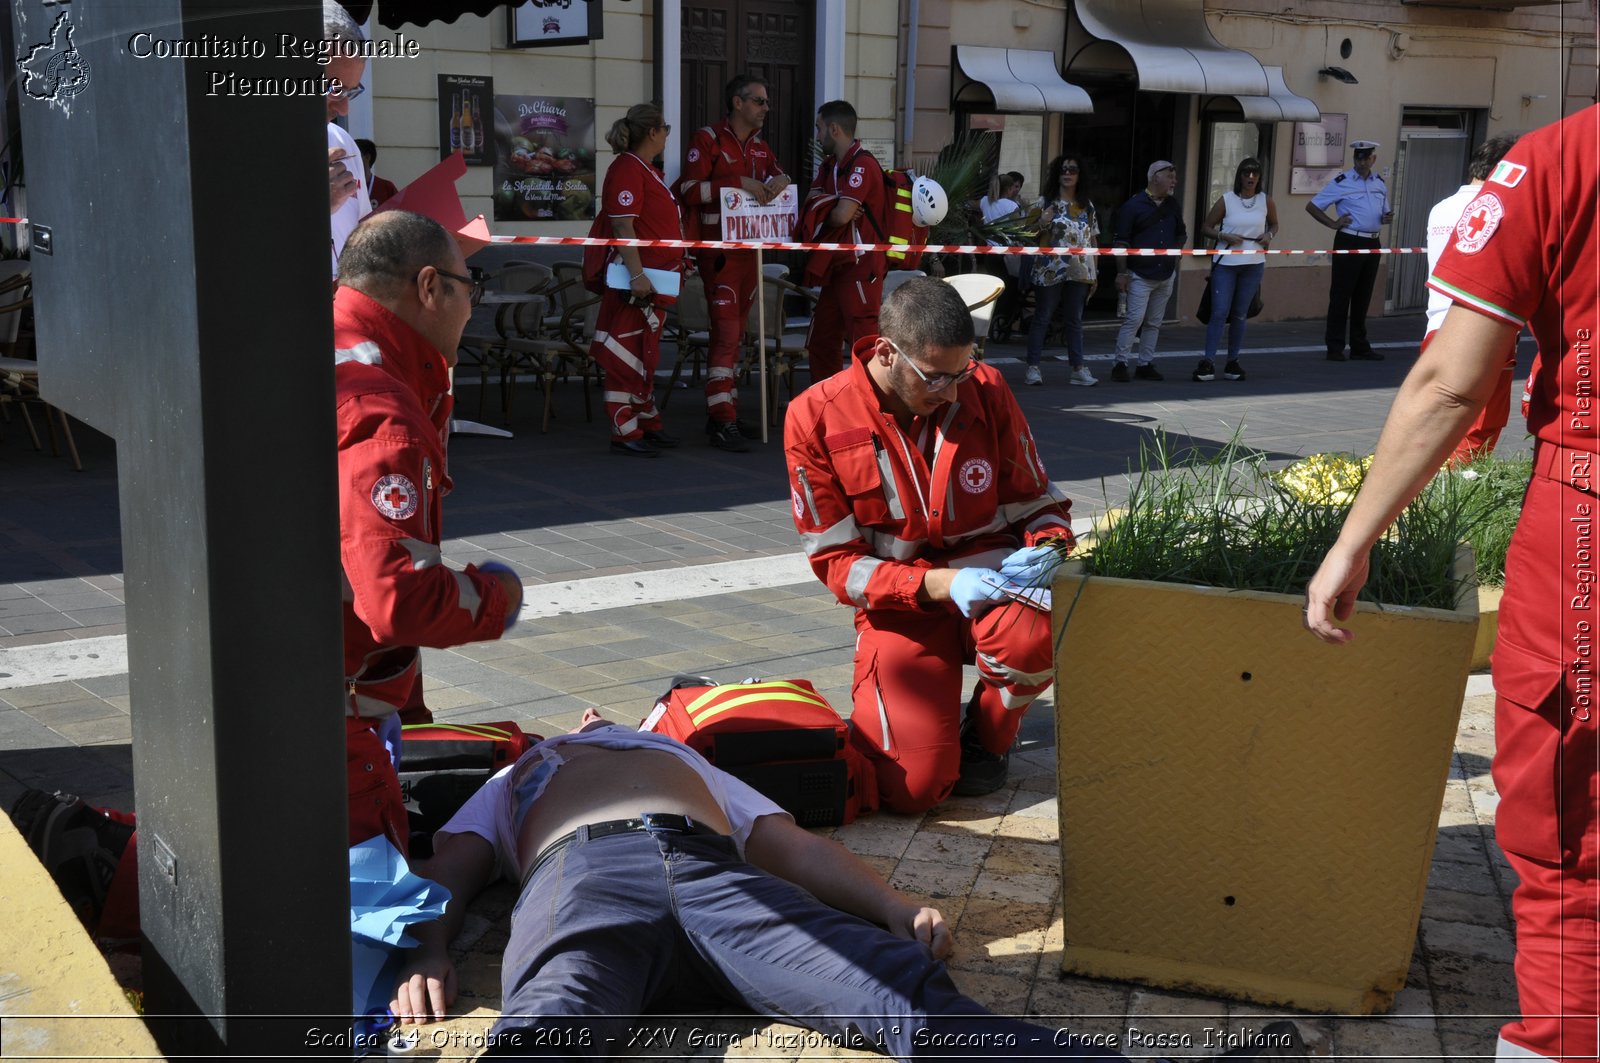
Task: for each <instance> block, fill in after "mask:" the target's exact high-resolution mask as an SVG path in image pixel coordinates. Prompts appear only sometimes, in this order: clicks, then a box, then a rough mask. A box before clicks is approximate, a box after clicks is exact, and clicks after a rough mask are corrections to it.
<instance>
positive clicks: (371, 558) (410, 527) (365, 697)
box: [333, 288, 507, 716]
mask: <svg viewBox="0 0 1600 1063" xmlns="http://www.w3.org/2000/svg"><path fill="white" fill-rule="evenodd" d="M333 339H334V346H335V347H336V348H337V350H336V351H335V352H334V359H335V366H334V387H335V396H336V403H337V405H336V418H337V423H338V429H339V551H340V557H341V559H342V561H343V563H344V576H345V588H344V672H345V682H346V684H347V692H348V701H347V705H346V708H347V711H348V712H349V713H351V714H352V715H358V716H382V715H386V714H387V713H390V712H393V711H394V710H395V709H397V708H399V707H400V706H401V705H403V704H404V703H405V700H406V695H407V694H408V693H409V692H410V689H411V683H412V680H413V679H414V678H415V675H416V671H417V661H418V653H417V647H419V646H437V647H443V646H459V645H461V644H462V643H466V642H474V641H477V640H480V639H493V638H498V637H500V634H501V633H502V632H503V631H504V630H505V626H506V606H507V601H506V594H505V591H504V589H502V588H501V586H500V581H499V580H498V579H497V578H496V577H494V576H493V575H492V574H489V573H482V572H479V571H478V570H477V568H476V567H475V566H472V565H469V566H467V569H466V571H464V572H463V571H461V570H459V569H454V568H450V567H448V566H446V565H445V564H444V563H443V562H442V561H441V560H440V556H439V540H440V530H439V516H440V510H441V505H440V501H441V499H442V498H443V496H444V495H445V493H446V492H447V491H448V490H449V489H450V481H449V478H448V476H446V474H445V437H446V433H447V432H448V430H449V427H448V426H449V420H450V408H451V404H452V400H451V397H450V377H449V374H448V372H447V367H446V365H445V360H444V356H443V355H441V354H440V353H439V352H438V351H437V350H435V349H434V347H433V345H432V344H430V343H429V342H428V341H427V340H425V339H423V338H422V336H420V335H419V334H418V333H417V332H416V330H414V329H413V328H411V326H410V325H407V324H406V323H405V322H404V321H401V320H400V319H399V318H398V317H396V316H395V315H394V314H392V313H390V312H389V311H388V310H386V309H384V308H383V307H382V306H380V305H378V304H377V303H376V302H374V301H373V300H372V299H369V298H368V297H367V296H365V295H363V294H361V293H360V292H358V291H356V290H355V289H353V288H340V289H339V291H338V294H337V295H336V296H335V298H334V301H333Z"/></svg>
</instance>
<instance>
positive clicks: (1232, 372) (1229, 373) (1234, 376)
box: [1222, 362, 1244, 380]
mask: <svg viewBox="0 0 1600 1063" xmlns="http://www.w3.org/2000/svg"><path fill="white" fill-rule="evenodd" d="M1222 378H1223V379H1224V380H1243V379H1244V366H1242V365H1240V364H1239V363H1238V362H1229V363H1228V364H1227V365H1225V366H1223V367H1222Z"/></svg>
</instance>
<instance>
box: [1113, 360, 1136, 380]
mask: <svg viewBox="0 0 1600 1063" xmlns="http://www.w3.org/2000/svg"><path fill="white" fill-rule="evenodd" d="M1111 379H1112V380H1115V381H1116V382H1117V383H1119V384H1126V383H1127V382H1128V381H1130V380H1132V379H1133V378H1132V377H1131V376H1129V375H1128V363H1127V362H1118V363H1117V364H1116V365H1114V366H1112V367H1111Z"/></svg>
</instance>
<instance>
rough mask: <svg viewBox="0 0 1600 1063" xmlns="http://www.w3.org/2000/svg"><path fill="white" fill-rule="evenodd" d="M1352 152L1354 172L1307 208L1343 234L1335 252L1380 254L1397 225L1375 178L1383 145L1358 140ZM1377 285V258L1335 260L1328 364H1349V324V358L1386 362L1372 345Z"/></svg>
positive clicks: (1337, 180) (1348, 172) (1343, 175)
mask: <svg viewBox="0 0 1600 1063" xmlns="http://www.w3.org/2000/svg"><path fill="white" fill-rule="evenodd" d="M1350 146H1351V147H1352V148H1353V149H1355V166H1353V167H1352V168H1350V169H1348V170H1346V171H1344V172H1343V173H1341V174H1339V175H1338V176H1336V177H1335V178H1334V179H1333V180H1332V181H1329V182H1328V184H1327V186H1326V187H1325V188H1323V190H1322V191H1321V192H1318V193H1317V194H1316V195H1315V196H1313V197H1312V199H1311V202H1310V203H1307V204H1306V213H1307V214H1309V215H1311V216H1312V217H1313V218H1315V219H1317V222H1318V223H1319V224H1322V225H1326V226H1327V227H1328V228H1330V229H1336V230H1338V231H1337V233H1336V235H1335V236H1334V238H1333V249H1334V250H1335V251H1353V250H1357V249H1375V248H1377V247H1378V245H1379V243H1380V241H1379V227H1380V226H1383V225H1387V224H1389V222H1391V221H1393V220H1394V211H1393V210H1392V209H1391V208H1390V206H1389V188H1388V186H1387V185H1385V184H1384V182H1383V178H1382V177H1380V176H1379V175H1378V174H1375V173H1373V172H1372V168H1373V166H1374V164H1375V163H1376V162H1377V157H1378V154H1377V153H1378V142H1377V141H1375V140H1353V141H1351V142H1350ZM1329 207H1332V208H1333V209H1334V213H1335V215H1336V216H1335V217H1332V218H1330V217H1328V212H1327V211H1328V208H1329ZM1377 280H1378V256H1377V255H1335V256H1334V257H1333V287H1332V289H1331V290H1330V291H1329V293H1328V328H1327V332H1326V333H1325V334H1324V339H1325V340H1326V342H1327V347H1328V360H1329V361H1333V362H1342V361H1345V353H1344V340H1345V324H1346V322H1347V321H1348V323H1349V327H1350V355H1349V357H1351V358H1356V359H1360V360H1363V361H1370V362H1381V361H1383V355H1381V354H1379V353H1378V352H1377V351H1375V350H1373V349H1372V345H1371V344H1369V343H1368V342H1367V305H1368V304H1369V303H1371V302H1372V286H1373V285H1374V284H1375V283H1377Z"/></svg>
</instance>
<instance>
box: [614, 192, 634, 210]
mask: <svg viewBox="0 0 1600 1063" xmlns="http://www.w3.org/2000/svg"><path fill="white" fill-rule="evenodd" d="M617 202H618V203H620V204H622V205H623V206H624V207H631V206H633V193H632V192H630V191H628V190H627V189H626V188H624V189H623V190H622V191H620V192H618V193H617Z"/></svg>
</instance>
